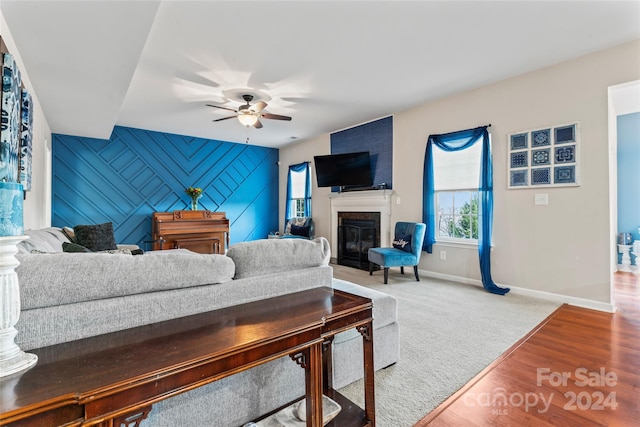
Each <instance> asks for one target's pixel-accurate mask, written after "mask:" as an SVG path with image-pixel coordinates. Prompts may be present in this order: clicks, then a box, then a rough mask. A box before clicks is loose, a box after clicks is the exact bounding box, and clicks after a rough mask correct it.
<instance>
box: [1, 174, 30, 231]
mask: <svg viewBox="0 0 640 427" xmlns="http://www.w3.org/2000/svg"><path fill="white" fill-rule="evenodd" d="M23 200H24V190H23V189H22V184H20V183H17V182H2V181H0V236H22V235H23V234H24V225H23V219H24V215H23V204H24V201H23Z"/></svg>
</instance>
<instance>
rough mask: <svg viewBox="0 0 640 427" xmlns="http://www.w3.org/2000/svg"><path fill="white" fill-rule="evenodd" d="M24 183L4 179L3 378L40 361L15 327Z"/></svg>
mask: <svg viewBox="0 0 640 427" xmlns="http://www.w3.org/2000/svg"><path fill="white" fill-rule="evenodd" d="M23 200H24V191H23V189H22V184H20V183H16V182H4V181H1V182H0V377H4V376H7V375H11V374H15V373H16V372H20V371H22V370H25V369H28V368H30V367H32V366H33V365H35V364H36V362H37V361H38V357H37V356H36V355H35V354H29V353H25V352H24V351H22V350H20V347H18V345H17V344H16V341H15V338H16V335H17V334H18V331H17V330H16V328H15V326H16V323H18V319H19V318H20V285H19V284H18V275H17V274H16V271H15V268H16V267H17V266H18V265H19V264H20V262H18V260H17V259H16V253H18V247H17V246H16V245H17V244H18V243H20V242H21V241H23V240H25V239H28V238H29V236H23V234H24V227H23V212H22V208H23Z"/></svg>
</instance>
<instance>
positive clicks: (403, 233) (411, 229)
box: [368, 222, 427, 285]
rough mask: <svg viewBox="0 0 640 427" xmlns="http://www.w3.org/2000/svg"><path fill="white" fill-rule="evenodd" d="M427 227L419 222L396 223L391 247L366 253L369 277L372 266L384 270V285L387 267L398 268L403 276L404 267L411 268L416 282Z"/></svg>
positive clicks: (372, 249)
mask: <svg viewBox="0 0 640 427" xmlns="http://www.w3.org/2000/svg"><path fill="white" fill-rule="evenodd" d="M426 230H427V226H426V225H425V224H424V223H421V222H397V223H396V228H395V237H394V239H393V247H391V248H371V249H369V252H368V257H369V275H372V274H373V266H374V264H377V265H379V266H380V267H382V268H384V284H385V285H386V284H387V281H388V279H389V267H400V273H401V274H404V266H405V265H406V266H413V272H414V274H415V275H416V280H417V281H418V282H419V281H420V276H418V263H419V262H420V254H422V243H423V241H424V234H425V231H426Z"/></svg>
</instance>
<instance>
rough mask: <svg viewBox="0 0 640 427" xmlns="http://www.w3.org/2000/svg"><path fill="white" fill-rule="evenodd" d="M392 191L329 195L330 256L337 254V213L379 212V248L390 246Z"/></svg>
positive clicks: (347, 192) (348, 192)
mask: <svg viewBox="0 0 640 427" xmlns="http://www.w3.org/2000/svg"><path fill="white" fill-rule="evenodd" d="M392 195H393V190H364V191H346V192H341V193H330V194H329V204H330V205H331V224H330V230H331V240H330V243H331V254H332V258H335V257H336V256H337V255H336V254H337V253H338V212H380V246H382V247H385V246H390V241H391V240H390V233H391V227H390V224H389V221H390V217H391V196H392Z"/></svg>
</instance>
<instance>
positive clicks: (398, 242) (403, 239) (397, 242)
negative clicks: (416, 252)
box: [393, 234, 411, 252]
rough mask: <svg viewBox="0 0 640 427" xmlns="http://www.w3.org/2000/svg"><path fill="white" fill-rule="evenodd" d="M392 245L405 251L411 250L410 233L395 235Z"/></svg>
mask: <svg viewBox="0 0 640 427" xmlns="http://www.w3.org/2000/svg"><path fill="white" fill-rule="evenodd" d="M393 247H394V248H396V249H402V250H403V251H405V252H411V234H400V235H396V238H395V239H393Z"/></svg>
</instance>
